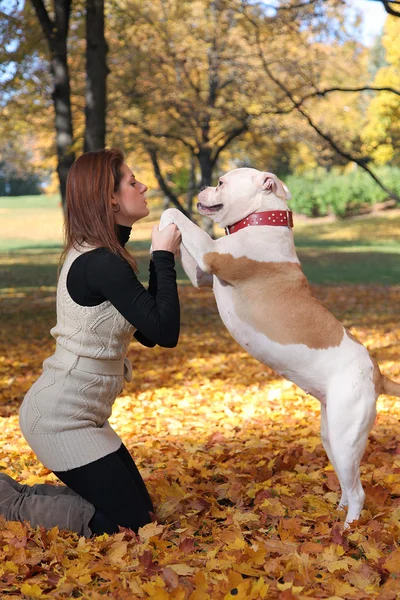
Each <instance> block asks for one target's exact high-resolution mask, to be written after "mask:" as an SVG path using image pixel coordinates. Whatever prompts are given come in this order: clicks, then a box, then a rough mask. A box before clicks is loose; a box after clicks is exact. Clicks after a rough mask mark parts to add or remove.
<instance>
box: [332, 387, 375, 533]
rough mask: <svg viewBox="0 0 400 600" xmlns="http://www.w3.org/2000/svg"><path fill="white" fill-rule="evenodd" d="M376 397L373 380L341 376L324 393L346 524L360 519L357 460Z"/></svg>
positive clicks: (361, 499)
mask: <svg viewBox="0 0 400 600" xmlns="http://www.w3.org/2000/svg"><path fill="white" fill-rule="evenodd" d="M376 397H377V394H376V392H375V389H374V386H373V384H372V381H369V382H368V381H365V379H361V380H360V378H358V379H357V378H355V377H348V378H346V377H343V376H342V377H341V378H340V379H339V378H336V379H335V380H334V381H332V384H331V386H330V390H329V391H328V394H327V403H326V410H327V421H328V432H329V433H328V435H329V444H330V449H331V455H332V458H333V466H334V468H335V470H336V473H337V475H338V477H339V481H340V484H341V486H342V490H343V496H344V498H346V497H347V501H348V512H347V517H346V522H345V525H346V526H347V525H348V524H349V523H351V522H352V521H355V520H357V519H358V518H359V516H360V513H361V510H362V508H363V505H364V498H365V493H364V490H363V488H362V485H361V480H360V462H361V459H362V456H363V454H364V450H365V447H366V444H367V439H368V434H369V432H370V430H371V428H372V425H373V424H374V420H375V416H376Z"/></svg>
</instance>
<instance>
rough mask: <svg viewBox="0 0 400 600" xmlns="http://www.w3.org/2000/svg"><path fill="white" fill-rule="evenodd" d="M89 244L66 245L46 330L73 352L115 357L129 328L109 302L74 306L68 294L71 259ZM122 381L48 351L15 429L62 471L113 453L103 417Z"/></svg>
mask: <svg viewBox="0 0 400 600" xmlns="http://www.w3.org/2000/svg"><path fill="white" fill-rule="evenodd" d="M91 249H92V248H90V247H89V246H84V247H79V249H72V250H71V251H70V252H69V253H68V255H67V257H66V260H65V263H64V265H63V267H62V270H61V273H60V277H59V281H58V286H57V323H56V325H55V327H53V329H52V330H51V332H50V333H51V335H52V336H53V337H54V338H55V340H56V342H57V344H58V345H60V346H62V347H63V348H65V349H66V350H68V351H69V352H72V353H73V354H75V355H77V356H84V357H87V358H91V359H99V360H112V361H114V360H115V361H121V360H123V359H124V358H125V356H126V353H127V350H128V346H129V343H130V341H131V339H132V334H133V332H134V331H135V329H134V327H133V326H132V325H131V324H130V323H129V322H128V321H127V320H126V319H125V318H124V317H123V316H122V315H121V314H120V313H119V312H118V310H117V309H116V308H115V307H114V306H113V305H112V304H111V303H110V302H109V301H105V302H102V303H101V304H100V305H98V306H90V307H87V306H80V305H78V304H77V303H76V302H74V301H73V300H72V298H71V296H70V295H69V293H68V289H67V276H68V272H69V269H70V267H71V265H72V263H73V261H74V260H75V259H76V258H77V257H78V256H79V255H80V254H82V253H83V252H87V251H89V250H91ZM122 385H123V376H118V375H99V374H92V373H90V372H87V371H85V372H84V371H82V370H79V369H78V368H71V367H68V365H65V364H63V363H62V362H61V361H60V360H57V358H56V357H55V356H54V355H53V356H50V357H49V358H48V359H46V360H45V361H44V363H43V373H42V375H41V376H40V378H39V379H38V380H37V381H36V382H35V383H34V384H33V386H32V387H31V389H30V390H29V392H28V393H27V395H26V396H25V398H24V402H23V404H22V405H21V409H20V426H21V430H22V432H23V434H24V436H25V438H26V440H27V442H28V444H29V445H30V446H31V448H32V449H33V451H34V452H35V453H36V455H37V456H38V458H39V460H41V461H42V462H43V464H44V465H45V466H46V467H48V468H49V469H51V470H53V471H65V470H69V469H73V468H75V467H79V466H82V465H84V464H88V463H90V462H93V461H94V460H97V459H99V458H102V457H103V456H106V455H107V454H110V453H111V452H115V451H116V450H117V449H118V448H119V446H120V444H121V440H120V438H119V437H118V436H117V434H116V433H115V432H114V431H113V429H112V428H111V426H110V425H109V423H108V418H109V416H110V415H111V410H112V405H113V403H114V401H115V398H116V397H117V396H118V394H119V393H120V392H121V389H122Z"/></svg>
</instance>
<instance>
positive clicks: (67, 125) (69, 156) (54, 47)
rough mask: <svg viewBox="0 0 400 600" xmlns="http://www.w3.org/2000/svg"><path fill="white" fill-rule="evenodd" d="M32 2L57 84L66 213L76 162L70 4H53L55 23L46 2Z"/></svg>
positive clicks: (66, 0) (59, 155)
mask: <svg viewBox="0 0 400 600" xmlns="http://www.w3.org/2000/svg"><path fill="white" fill-rule="evenodd" d="M31 1H32V5H33V8H34V10H35V12H36V15H37V17H38V20H39V22H40V24H41V26H42V29H43V33H44V35H45V36H46V39H47V42H48V45H49V49H50V56H51V59H50V71H51V74H52V76H53V83H54V90H53V94H52V98H53V103H54V111H55V115H56V123H55V125H56V145H57V159H58V165H57V173H58V178H59V181H60V192H61V199H62V206H63V209H64V211H65V195H66V187H67V176H68V171H69V169H70V167H71V165H72V163H73V162H74V160H75V154H74V152H73V151H72V150H71V148H72V142H73V126H72V111H71V90H70V83H69V70H68V62H67V38H68V29H69V17H70V12H71V0H55V1H54V5H53V8H54V21H52V20H51V19H50V17H49V14H48V12H47V10H46V7H45V5H44V3H43V0H31Z"/></svg>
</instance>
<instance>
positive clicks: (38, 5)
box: [31, 0, 54, 50]
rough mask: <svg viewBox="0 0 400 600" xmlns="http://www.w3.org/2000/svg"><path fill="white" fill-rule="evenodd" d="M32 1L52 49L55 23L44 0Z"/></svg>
mask: <svg viewBox="0 0 400 600" xmlns="http://www.w3.org/2000/svg"><path fill="white" fill-rule="evenodd" d="M31 2H32V6H33V8H34V9H35V11H36V14H37V17H38V19H39V22H40V24H41V26H42V29H43V33H44V34H45V36H46V39H47V41H48V43H49V46H50V50H51V49H52V45H53V34H54V23H53V21H52V20H51V19H50V17H49V14H48V12H47V10H46V7H45V5H44V3H43V0H31Z"/></svg>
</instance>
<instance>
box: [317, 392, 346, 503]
mask: <svg viewBox="0 0 400 600" xmlns="http://www.w3.org/2000/svg"><path fill="white" fill-rule="evenodd" d="M321 441H322V445H323V446H324V449H325V452H326V454H327V456H328V458H329V462H330V463H331V465H332V467H333V468H334V469H335V473H336V475H338V469H337V467H336V465H335V459H334V457H333V454H332V450H331V444H330V442H329V428H328V415H327V411H326V405H325V403H323V402H321ZM338 477H339V476H338ZM339 483H340V488H341V491H342V496H341V498H340V502H339V504H338V509H339V510H340V509H342V508H345V507H346V506H347V504H348V501H347V494H346V490H345V488H344V487H343V485H342V482H341V481H340V479H339Z"/></svg>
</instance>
